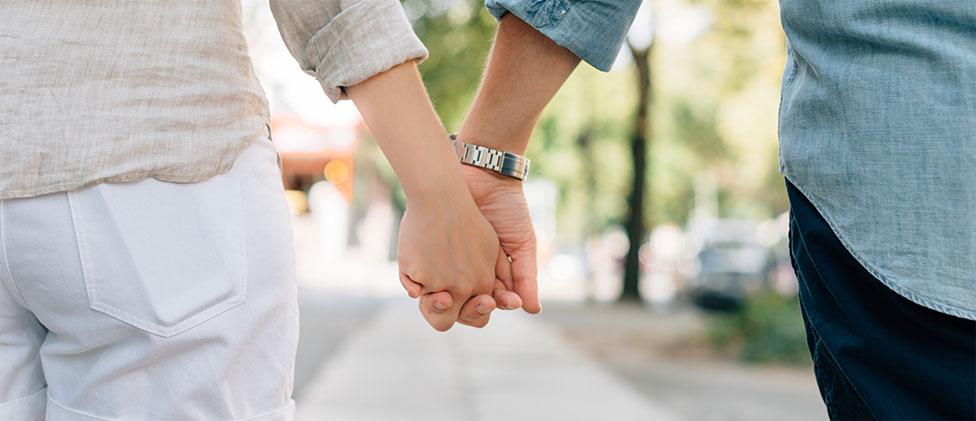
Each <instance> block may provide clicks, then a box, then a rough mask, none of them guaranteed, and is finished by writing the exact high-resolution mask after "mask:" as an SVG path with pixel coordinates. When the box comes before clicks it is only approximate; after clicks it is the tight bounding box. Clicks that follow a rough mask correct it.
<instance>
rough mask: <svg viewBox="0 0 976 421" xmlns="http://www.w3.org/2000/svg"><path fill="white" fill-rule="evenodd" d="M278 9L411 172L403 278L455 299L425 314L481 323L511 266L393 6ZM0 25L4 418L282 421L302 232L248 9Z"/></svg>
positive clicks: (70, 16) (299, 54)
mask: <svg viewBox="0 0 976 421" xmlns="http://www.w3.org/2000/svg"><path fill="white" fill-rule="evenodd" d="M271 6H272V10H273V12H274V15H275V18H276V20H277V22H278V25H279V28H280V30H281V34H282V36H283V38H284V40H285V42H286V44H287V45H288V48H289V49H290V51H291V52H292V54H293V55H294V56H295V58H296V59H297V60H298V62H299V63H300V65H301V66H302V67H303V69H305V70H306V71H307V72H308V73H310V74H312V75H314V76H315V77H316V78H317V79H318V80H319V81H320V82H321V84H322V87H323V89H324V90H325V92H326V93H327V94H328V95H329V97H330V98H332V99H333V100H339V99H341V98H345V97H348V98H351V99H352V100H353V101H355V103H356V105H357V106H358V107H359V109H360V111H361V112H362V114H363V116H364V118H365V120H366V122H367V124H368V125H369V127H370V129H371V130H372V132H373V134H374V136H375V137H376V139H377V142H378V143H379V145H380V147H381V148H382V150H383V152H384V154H385V155H386V156H387V157H388V159H389V161H390V163H391V165H392V166H393V168H394V170H395V171H396V173H397V176H398V178H399V179H400V182H401V184H402V186H403V189H404V191H405V192H406V196H407V201H408V211H407V213H406V215H405V216H404V220H403V223H402V229H401V239H400V243H399V244H400V257H399V260H400V265H401V271H402V274H401V281H403V282H404V285H405V286H406V287H408V288H409V290H410V291H411V295H412V296H419V295H421V294H427V295H426V297H427V298H426V300H427V302H428V303H430V304H431V305H436V304H438V303H440V304H444V303H448V304H449V307H451V309H450V310H449V311H446V312H441V313H437V312H425V314H424V315H425V317H426V318H427V319H428V321H429V322H430V323H431V324H432V325H433V326H434V327H435V328H437V329H440V330H443V329H446V328H448V327H450V325H451V324H452V323H453V321H454V320H456V319H457V318H458V315H459V313H460V312H461V305H462V304H464V303H465V301H467V306H466V307H465V311H470V310H469V309H473V308H477V309H478V310H479V311H478V313H477V315H476V316H475V317H473V318H472V319H480V321H476V322H475V323H482V324H483V322H484V321H486V320H487V313H488V312H490V310H492V309H494V307H495V301H494V300H493V299H492V298H491V296H490V295H487V294H489V293H491V291H492V287H493V285H494V284H495V282H496V274H495V268H496V264H497V266H498V267H499V268H500V269H502V273H504V271H506V270H507V268H506V265H507V264H508V260H507V259H506V258H505V256H504V254H503V253H500V251H499V245H498V238H497V236H496V234H495V232H494V231H493V230H492V228H491V226H490V225H489V224H488V223H487V222H486V221H485V219H484V217H483V216H482V215H481V213H479V211H478V208H477V207H476V206H475V204H474V202H473V201H472V199H471V195H470V194H469V193H468V189H467V187H466V185H465V183H464V181H463V179H462V176H461V170H460V167H459V164H458V162H457V159H456V157H455V155H454V153H453V151H452V150H451V149H450V147H449V145H448V142H447V133H446V132H445V130H444V128H443V126H442V125H441V123H440V122H439V120H438V119H437V117H436V115H435V114H434V111H433V109H432V107H431V105H430V102H429V100H428V99H427V95H426V92H425V90H424V88H423V85H422V83H421V80H420V77H419V74H418V72H417V70H416V63H417V62H418V61H420V60H422V59H424V58H425V57H426V55H427V51H426V50H425V48H424V47H423V45H422V44H421V43H420V41H419V40H418V39H417V37H416V36H415V35H414V34H413V32H412V31H411V29H410V25H409V22H408V20H407V18H406V16H405V15H404V13H403V10H402V9H401V7H400V5H399V2H397V1H395V0H361V1H358V2H349V1H340V0H318V1H316V0H272V1H271ZM0 16H3V18H2V21H0V81H2V82H0V117H2V119H0V121H2V123H0V125H2V126H0V127H2V129H3V130H2V132H3V135H4V137H3V140H2V141H0V157H2V165H0V279H2V287H0V361H2V363H0V419H4V420H33V419H42V418H44V417H45V414H46V417H47V419H49V420H62V419H70V420H75V419H79V420H89V419H255V420H257V419H262V420H263V419H288V418H289V417H290V416H291V413H292V412H293V402H292V400H291V397H290V396H291V384H292V372H293V368H294V367H293V363H294V353H295V347H296V343H297V335H298V313H297V303H296V289H295V281H294V273H293V253H292V242H291V237H290V233H289V230H290V227H289V217H288V212H287V209H286V206H285V203H284V200H283V196H282V187H281V184H280V173H279V168H277V166H276V154H275V150H274V147H273V146H272V144H271V142H270V141H269V137H268V126H267V121H268V112H267V104H266V101H265V99H264V94H263V92H262V91H261V88H260V86H259V84H258V81H257V80H256V79H255V77H254V74H253V71H252V66H251V61H250V58H249V57H248V55H247V48H246V45H245V43H244V39H243V37H242V35H241V22H240V5H239V3H238V1H237V0H218V1H210V2H189V1H186V2H178V3H174V2H171V1H162V0H150V1H140V2H122V1H111V2H81V1H74V0H60V1H47V2H36V1H32V0H6V1H4V2H2V3H0ZM438 291H441V292H439V293H438V295H430V294H431V293H434V292H438ZM479 294H480V295H479ZM472 296H474V297H475V298H473V299H471V300H470V301H468V299H469V298H471V297H472ZM438 297H440V299H438ZM508 299H512V300H514V299H515V298H513V297H508ZM42 367H43V369H42Z"/></svg>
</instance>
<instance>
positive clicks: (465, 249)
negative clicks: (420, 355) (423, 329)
mask: <svg viewBox="0 0 976 421" xmlns="http://www.w3.org/2000/svg"><path fill="white" fill-rule="evenodd" d="M397 249H398V253H397V254H398V257H397V260H398V262H399V265H400V281H401V282H402V283H403V285H404V288H406V289H407V292H408V293H409V294H410V296H411V297H414V298H421V297H422V300H421V303H420V309H421V313H422V314H423V316H424V318H425V319H426V320H427V322H428V323H430V325H431V326H433V327H434V329H437V330H439V331H445V330H447V329H450V328H451V326H453V325H454V322H455V321H456V320H458V319H459V318H460V317H461V316H462V315H461V307H462V305H463V304H464V303H465V302H467V301H468V299H469V298H471V297H473V296H476V295H482V294H490V293H491V292H492V289H493V287H494V285H495V280H496V276H495V268H496V264H497V263H498V258H499V245H498V236H496V235H495V231H494V229H492V227H491V225H490V224H488V221H486V220H485V218H484V216H482V215H481V212H479V211H478V208H477V207H476V206H475V205H474V202H473V201H472V200H471V196H470V194H468V192H467V191H466V189H465V191H462V192H459V194H444V195H440V196H438V197H433V198H425V199H424V200H415V201H413V202H408V204H407V211H406V212H405V213H404V215H403V220H402V222H401V224H400V239H399V242H398V243H397ZM504 263H505V264H507V263H508V261H507V260H505V262H504ZM441 291H444V292H446V293H447V294H448V295H447V296H441V295H444V294H443V293H441V294H437V295H433V293H435V292H441ZM438 298H439V299H438ZM472 301H473V302H472V305H473V306H474V311H475V312H476V314H475V315H474V316H472V315H469V314H467V313H468V312H466V314H465V317H464V319H466V320H462V322H464V321H467V320H470V319H472V317H474V320H475V321H480V320H483V321H484V323H487V321H488V317H487V316H488V314H489V313H491V311H492V310H494V308H495V303H494V301H493V300H491V299H490V297H476V300H475V299H472ZM469 307H470V306H469ZM482 325H483V324H482ZM479 327H480V326H479Z"/></svg>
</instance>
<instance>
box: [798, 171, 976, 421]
mask: <svg viewBox="0 0 976 421" xmlns="http://www.w3.org/2000/svg"><path fill="white" fill-rule="evenodd" d="M786 188H787V191H788V193H789V197H790V216H791V217H790V253H791V257H792V258H793V268H794V270H795V271H796V275H797V278H798V279H799V286H800V288H799V294H800V308H801V310H802V312H803V319H804V321H805V323H806V330H807V342H808V344H809V347H810V354H811V356H812V358H813V369H814V372H815V374H816V377H817V384H818V385H819V387H820V394H821V396H822V397H823V400H824V403H825V404H826V406H827V413H828V415H829V416H830V418H831V419H835V420H848V419H851V420H861V419H881V420H936V419H939V420H976V322H974V321H971V320H965V319H961V318H957V317H953V316H949V315H946V314H943V313H940V312H937V311H934V310H930V309H928V308H925V307H922V306H920V305H918V304H915V303H913V302H911V301H909V300H908V299H906V298H904V297H902V296H900V295H898V294H897V293H895V292H894V291H892V290H891V289H889V288H888V287H886V286H885V285H884V284H882V283H881V282H880V281H878V280H877V279H876V278H874V277H873V276H872V275H871V274H870V273H868V271H867V270H865V269H864V267H862V266H861V265H860V263H858V262H857V260H856V259H854V257H853V256H851V254H850V253H849V252H848V251H847V249H846V248H845V247H844V245H843V244H841V242H840V240H838V239H837V237H836V236H835V235H834V233H833V231H832V230H831V229H830V226H828V225H827V222H826V221H825V220H824V219H823V217H822V216H821V215H820V213H819V212H818V211H817V210H816V208H814V207H813V205H812V204H811V203H810V202H809V201H808V200H807V199H806V198H805V197H804V196H803V194H802V193H800V191H799V190H797V189H796V187H794V186H793V185H792V184H790V183H788V182H787V186H786ZM974 293H976V286H974Z"/></svg>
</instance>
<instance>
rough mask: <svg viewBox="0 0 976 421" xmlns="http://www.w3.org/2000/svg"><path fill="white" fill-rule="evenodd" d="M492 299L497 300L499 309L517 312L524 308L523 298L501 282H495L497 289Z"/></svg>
mask: <svg viewBox="0 0 976 421" xmlns="http://www.w3.org/2000/svg"><path fill="white" fill-rule="evenodd" d="M491 296H492V298H494V299H495V303H497V304H498V308H501V309H505V310H515V309H517V308H519V307H522V298H521V297H519V296H518V294H516V293H515V291H512V290H510V289H508V288H506V287H505V284H504V283H503V282H502V281H501V280H499V279H496V280H495V289H494V290H493V291H492V292H491Z"/></svg>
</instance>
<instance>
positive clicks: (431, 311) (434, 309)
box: [418, 292, 457, 332]
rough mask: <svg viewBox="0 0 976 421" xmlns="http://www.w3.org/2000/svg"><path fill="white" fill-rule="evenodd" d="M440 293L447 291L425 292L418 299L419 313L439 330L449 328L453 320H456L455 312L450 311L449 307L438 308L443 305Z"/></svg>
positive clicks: (452, 324) (442, 330)
mask: <svg viewBox="0 0 976 421" xmlns="http://www.w3.org/2000/svg"><path fill="white" fill-rule="evenodd" d="M442 294H447V293H446V292H437V293H433V294H426V295H422V296H421V297H420V300H418V301H419V304H418V306H419V307H420V314H421V315H423V316H424V320H426V321H427V323H428V324H429V325H430V326H431V327H433V328H434V329H436V330H437V331H440V332H444V331H446V330H448V329H450V328H451V327H452V326H454V322H455V321H456V320H457V313H456V312H452V311H451V310H450V309H448V310H441V309H440V308H442V307H443V306H442V304H443V301H442V300H443V297H441V296H442ZM448 295H450V294H448Z"/></svg>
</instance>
